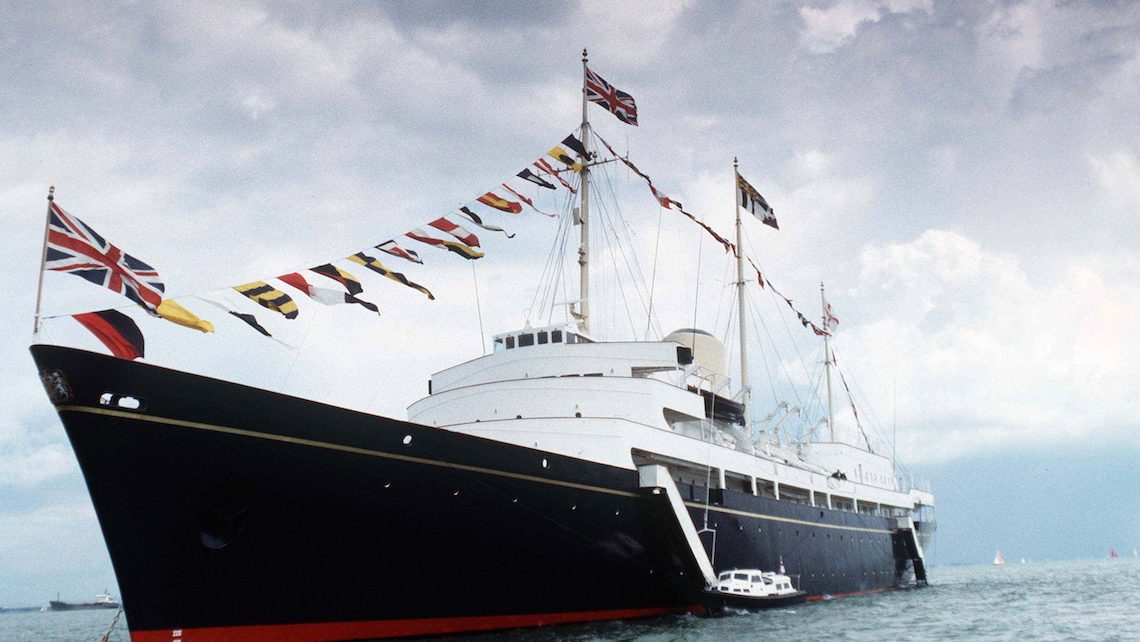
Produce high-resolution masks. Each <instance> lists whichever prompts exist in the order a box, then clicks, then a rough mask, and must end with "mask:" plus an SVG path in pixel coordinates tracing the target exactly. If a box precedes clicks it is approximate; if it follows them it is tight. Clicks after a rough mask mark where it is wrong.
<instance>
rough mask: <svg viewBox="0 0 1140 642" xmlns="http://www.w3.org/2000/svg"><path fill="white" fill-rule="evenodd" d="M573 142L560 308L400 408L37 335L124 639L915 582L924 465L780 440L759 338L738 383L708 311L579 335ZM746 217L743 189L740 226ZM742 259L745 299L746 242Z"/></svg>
mask: <svg viewBox="0 0 1140 642" xmlns="http://www.w3.org/2000/svg"><path fill="white" fill-rule="evenodd" d="M585 63H586V60H585V56H583V66H584V68H585ZM584 71H585V69H584ZM585 94H586V92H585V91H583V118H582V124H581V139H582V140H586V141H588V140H590V137H589V133H590V124H589V121H588V117H587V115H586V114H587V108H586V96H585ZM579 162H580V169H579V170H578V171H577V180H579V181H580V184H579V189H578V190H577V192H576V193H577V194H578V195H579V198H580V202H579V203H578V205H577V206H576V207H574V223H573V224H574V225H577V226H579V227H580V243H579V247H578V248H577V251H576V255H577V256H576V257H575V258H577V262H578V265H579V269H580V274H579V292H578V294H579V296H578V299H577V300H576V301H575V302H574V303H573V304H572V306H571V307H572V309H573V310H572V320H571V321H570V322H569V323H556V324H548V325H539V326H534V327H532V326H530V325H529V324H528V325H524V326H523V327H521V328H516V329H514V330H509V331H505V332H500V333H498V334H496V335H494V336H493V337H492V344H493V347H494V349H493V351H492V352H490V353H489V354H486V355H484V356H481V357H477V358H474V359H471V360H469V361H466V362H463V363H459V364H457V365H454V366H451V367H449V368H446V369H444V370H441V371H439V372H436V373H435V374H433V375H432V376H431V378H430V380H429V381H428V382H427V385H428V394H427V396H425V397H424V398H422V399H419V400H417V401H414V403H412V404H411V405H410V406H409V407H408V416H407V418H406V419H402V418H393V417H386V416H380V415H376V414H369V413H364V412H359V411H356V410H351V409H346V408H342V407H337V406H333V405H328V404H324V403H321V402H318V401H312V400H307V399H302V398H298V397H294V396H289V395H286V394H282V393H280V392H275V391H272V390H267V389H262V388H257V387H251V386H247V385H241V384H238V383H234V382H229V381H224V380H220V379H217V378H211V377H207V376H203V375H199V374H194V373H190V372H185V371H180V370H176V369H171V368H166V367H163V366H160V365H156V364H151V363H145V362H141V361H135V360H129V359H122V358H116V357H113V356H109V355H105V354H101V353H96V352H91V351H86V350H81V349H78V348H73V347H68V346H60V345H48V344H40V343H37V344H34V345H33V346H32V348H31V352H32V355H33V357H34V360H35V362H36V364H37V367H38V369H39V374H40V378H41V380H42V382H43V384H44V388H45V390H46V392H47V395H48V397H49V399H50V401H51V402H52V403H53V404H54V406H55V409H56V411H57V412H58V414H59V416H60V418H61V421H62V423H63V426H64V429H65V430H66V433H67V436H68V438H69V440H70V442H71V445H72V447H73V449H74V452H75V456H76V458H77V460H78V463H79V466H80V468H81V470H82V473H83V476H84V479H85V480H86V483H87V488H88V490H89V493H90V496H91V500H92V502H93V504H94V508H95V511H96V514H97V516H98V519H99V523H100V526H101V528H102V531H103V535H104V538H105V540H106V545H107V549H108V551H109V554H110V558H111V562H112V565H113V567H114V570H115V574H116V577H117V579H118V584H119V590H120V594H121V595H122V598H123V602H124V604H125V605H126V606H125V612H126V617H127V619H128V622H129V626H130V630H131V639H132V640H133V642H157V641H159V640H162V641H163V642H168V641H169V640H171V639H175V640H179V639H184V640H196V641H204V642H210V641H221V640H248V641H253V642H257V641H269V640H278V639H289V640H295V641H299V642H300V641H304V642H317V641H344V640H364V639H380V638H389V637H406V636H424V635H446V634H455V633H466V632H475V631H488V630H498V629H508V628H517V627H528V626H541V625H552V624H563V623H571V622H588V621H597V620H614V619H630V618H638V617H650V616H660V615H666V614H677V613H701V612H702V611H703V607H702V596H703V595H704V593H705V591H706V590H707V589H709V588H711V587H713V586H715V585H716V583H717V577H718V574H719V573H721V572H723V571H725V570H729V569H737V568H756V569H774V568H777V567H778V568H781V569H782V570H781V572H783V569H784V568H785V567H786V569H787V575H788V576H790V577H792V578H794V580H795V583H796V585H797V587H798V588H799V589H800V590H802V591H803V592H804V593H805V594H806V596H807V598H808V599H812V600H819V599H824V598H827V597H841V596H847V595H855V594H864V593H873V592H880V591H888V590H892V589H897V588H903V587H913V586H921V585H925V584H926V581H927V577H926V568H925V553H924V550H925V549H926V548H927V547H928V546H929V544H930V542H931V538H932V537H933V534H934V530H935V527H936V521H935V519H934V496H933V494H932V493H931V491H930V489H929V487H928V485H926V484H924V483H922V482H920V481H918V480H916V479H915V478H913V477H911V476H909V475H905V474H900V473H898V472H897V470H896V467H895V463H894V460H893V458H892V457H888V456H886V455H884V454H882V453H877V452H872V450H871V449H870V447H869V444H850V443H845V442H843V441H842V440H840V439H838V438H836V437H835V434H834V425H833V418H832V417H831V413H830V412H828V417H827V418H826V421H825V424H824V425H825V428H826V430H822V431H818V432H816V433H815V435H814V437H813V438H812V439H810V440H803V441H800V442H798V443H791V442H787V443H785V442H784V441H781V440H779V439H774V438H773V435H774V434H775V429H776V428H778V423H779V422H780V421H782V420H783V419H786V418H787V413H786V414H785V415H784V416H775V417H774V416H773V415H769V417H767V418H766V419H765V420H761V421H755V420H753V419H752V417H753V416H754V415H755V414H759V413H758V412H757V411H756V409H755V408H754V404H752V402H751V400H750V384H749V381H748V378H747V377H748V366H747V354H746V352H745V351H746V350H747V344H748V342H747V341H745V340H742V341H741V342H740V346H739V348H740V350H741V376H740V380H739V381H736V382H732V381H731V380H730V379H729V378H728V376H727V374H726V370H727V368H726V365H725V364H726V355H725V347H724V343H723V342H722V341H721V340H719V339H718V338H717V337H715V336H713V334H712V333H710V332H706V331H704V330H700V329H696V328H682V329H679V330H677V331H675V332H672V333H669V334H667V335H666V336H663V337H661V338H660V339H659V340H652V341H650V340H605V339H604V338H603V337H600V336H597V335H595V334H593V333H592V332H591V316H590V307H589V303H590V294H589V286H590V283H591V279H590V272H589V270H590V266H591V248H590V242H589V240H590V217H589V209H590V207H589V205H590V204H589V200H588V194H589V191H590V190H589V181H590V175H591V170H592V168H593V167H594V166H595V164H596V163H601V162H603V161H602V160H600V159H598V158H597V156H596V154H593V153H590V152H587V153H585V154H582V155H580V158H579ZM734 171H735V170H734ZM741 226H742V222H741V217H740V209H739V208H738V210H737V217H736V232H737V241H738V245H739V244H740V234H741ZM736 264H737V265H736V267H737V287H738V288H739V289H740V294H741V301H743V295H744V287H745V283H746V281H747V279H746V276H747V275H746V274H745V272H744V267H743V253H742V252H739V253H737V255H736ZM822 296H823V295H822V291H821V297H822ZM743 306H744V304H743V302H742V303H741V305H740V314H741V319H740V329H741V338H742V339H743V338H745V336H746V335H745V334H744V307H743ZM824 306H825V310H824V313H825V316H826V313H827V310H826V303H825V304H824ZM824 325H826V319H825V321H824ZM823 340H824V341H825V342H826V341H827V340H828V338H827V336H824V337H823ZM827 354H830V353H827ZM824 365H825V366H826V367H827V373H828V374H827V376H828V387H829V389H830V385H831V380H830V368H831V367H832V365H833V359H831V358H830V357H828V358H826V359H825V364H824ZM733 388H735V390H736V391H735V392H734V393H732V394H730V390H732V389H733ZM785 410H787V409H785ZM773 414H775V413H773ZM765 422H767V423H765ZM761 424H763V425H762V426H761ZM758 426H759V427H760V428H763V430H758ZM298 595H304V598H303V599H298Z"/></svg>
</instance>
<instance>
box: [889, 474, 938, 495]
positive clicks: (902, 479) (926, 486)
mask: <svg viewBox="0 0 1140 642" xmlns="http://www.w3.org/2000/svg"><path fill="white" fill-rule="evenodd" d="M895 480H896V482H897V483H898V488H899V492H903V493H909V492H910V491H912V490H920V491H922V492H924V493H929V492H933V491H931V490H930V488H931V486H930V480H929V479H926V478H924V477H917V476H915V475H911V474H909V473H908V474H905V475H895Z"/></svg>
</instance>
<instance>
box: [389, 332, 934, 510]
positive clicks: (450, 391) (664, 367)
mask: <svg viewBox="0 0 1140 642" xmlns="http://www.w3.org/2000/svg"><path fill="white" fill-rule="evenodd" d="M688 332H689V333H693V331H692V330H689V331H688ZM700 334H701V336H702V337H703V339H705V340H707V339H711V336H709V335H707V333H700ZM713 340H714V341H715V339H713ZM494 345H495V352H493V353H492V354H489V355H486V356H483V357H480V358H477V359H473V360H471V361H468V362H466V363H462V364H459V365H457V366H453V367H451V368H448V369H446V370H443V371H441V372H438V373H436V374H435V375H433V376H432V380H431V388H430V389H431V394H429V395H428V396H427V397H425V398H423V399H420V400H419V401H417V402H415V403H414V404H412V405H411V406H410V407H409V409H408V415H409V419H410V420H411V421H414V422H416V423H421V424H425V425H428V426H436V427H440V428H445V429H447V430H451V431H454V432H461V433H466V434H472V435H478V436H480V437H486V438H489V439H494V440H496V441H502V442H507V443H512V444H517V445H520V446H525V447H529V448H538V449H542V450H548V451H551V452H555V453H559V454H564V455H568V456H571V457H576V458H579V459H585V460H589V461H593V462H597V463H602V464H607V465H610V466H618V467H622V468H626V469H629V470H635V469H636V468H637V466H639V465H644V464H647V463H663V464H666V465H667V466H668V467H669V470H670V471H671V472H672V474H673V476H674V478H675V479H676V480H677V481H684V482H688V483H695V484H697V485H700V486H704V485H706V484H707V485H708V486H709V488H713V489H733V490H737V491H743V492H747V493H751V494H755V495H763V496H768V497H772V498H776V499H782V500H785V501H792V502H796V503H801V504H808V505H812V506H819V507H826V508H833V509H836V510H847V511H855V512H861V513H869V514H876V515H883V516H891V517H895V516H902V515H904V514H905V515H909V514H910V513H911V511H913V510H918V509H920V508H921V507H924V506H926V507H929V506H933V503H934V498H933V496H932V495H931V494H930V493H929V492H927V491H925V490H920V489H918V488H915V487H912V485H911V484H906V483H902V482H901V481H900V480H899V479H898V478H896V476H895V473H894V469H893V467H892V465H891V461H890V460H889V459H887V458H886V457H883V456H881V455H877V454H875V453H872V452H869V451H866V450H863V449H860V448H858V447H855V446H852V445H849V444H844V443H804V444H799V445H797V446H795V447H781V446H777V445H775V444H770V443H766V442H765V443H755V442H753V440H752V439H751V438H750V437H749V435H748V434H747V433H748V431H747V430H746V429H745V427H744V425H743V419H742V412H741V407H740V405H739V404H737V403H735V402H733V401H731V400H729V399H727V398H725V397H722V396H720V395H718V394H716V391H718V390H719V389H720V387H721V386H723V385H724V383H726V382H725V381H723V380H722V377H721V376H718V375H717V374H716V373H710V372H709V371H708V369H707V368H706V367H704V366H702V365H701V364H700V363H698V362H696V361H695V360H694V359H693V353H692V349H691V348H690V347H688V346H682V345H681V344H679V343H676V342H673V341H655V342H621V341H618V342H596V341H591V340H590V339H588V338H586V337H584V336H583V335H582V334H580V333H578V332H577V331H576V330H575V329H574V328H573V327H572V326H571V327H565V326H550V327H542V328H527V329H524V330H520V331H516V332H510V333H505V334H501V335H497V336H496V337H494ZM698 349H700V348H699V347H698ZM706 351H710V352H713V353H715V349H709V348H707V347H706Z"/></svg>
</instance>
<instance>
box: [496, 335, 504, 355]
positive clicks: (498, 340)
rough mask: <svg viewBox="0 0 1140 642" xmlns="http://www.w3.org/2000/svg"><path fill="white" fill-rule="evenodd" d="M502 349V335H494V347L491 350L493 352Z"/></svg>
mask: <svg viewBox="0 0 1140 642" xmlns="http://www.w3.org/2000/svg"><path fill="white" fill-rule="evenodd" d="M503 350H504V348H503V338H502V337H495V347H494V350H493V351H494V352H502V351H503Z"/></svg>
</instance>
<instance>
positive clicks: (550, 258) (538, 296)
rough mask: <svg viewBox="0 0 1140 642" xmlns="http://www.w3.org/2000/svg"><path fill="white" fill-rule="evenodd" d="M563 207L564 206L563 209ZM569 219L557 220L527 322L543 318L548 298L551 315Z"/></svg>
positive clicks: (563, 217)
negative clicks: (548, 298)
mask: <svg viewBox="0 0 1140 642" xmlns="http://www.w3.org/2000/svg"><path fill="white" fill-rule="evenodd" d="M565 207H566V206H565V205H564V206H563V208H565ZM569 218H570V217H566V216H562V217H560V218H559V220H558V227H557V229H556V230H555V234H554V238H553V239H552V241H551V244H550V250H549V252H548V253H547V255H546V261H545V262H544V264H543V268H542V273H541V275H540V276H539V282H538V284H537V286H536V287H535V293H534V297H533V298H532V299H531V307H530V309H529V311H528V314H527V316H528V319H527V320H528V321H530V320H531V319H534V318H541V317H542V316H543V312H544V311H545V310H546V302H547V297H548V296H549V297H550V302H551V314H553V307H554V297H555V296H556V294H555V292H556V291H557V280H558V273H559V272H560V271H561V269H562V261H561V259H562V256H563V251H564V249H565V240H566V239H565V234H566V230H568V229H569Z"/></svg>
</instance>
